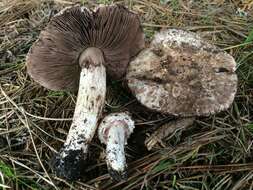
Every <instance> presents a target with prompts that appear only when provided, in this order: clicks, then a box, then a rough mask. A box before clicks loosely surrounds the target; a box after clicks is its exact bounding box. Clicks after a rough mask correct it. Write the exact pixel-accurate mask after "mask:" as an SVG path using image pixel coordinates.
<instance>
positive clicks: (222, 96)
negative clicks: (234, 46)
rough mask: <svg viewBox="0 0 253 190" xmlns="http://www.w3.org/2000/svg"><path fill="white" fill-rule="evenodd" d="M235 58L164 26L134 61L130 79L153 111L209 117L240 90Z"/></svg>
mask: <svg viewBox="0 0 253 190" xmlns="http://www.w3.org/2000/svg"><path fill="white" fill-rule="evenodd" d="M235 69H236V62H235V60H234V58H233V57H232V56H230V55H229V54H228V53H226V52H224V51H222V50H220V49H219V48H218V47H216V46H214V45H211V44H209V43H207V42H205V41H204V40H203V39H201V38H200V37H199V36H198V35H197V34H194V33H192V32H187V31H183V30H176V29H169V30H162V31H161V32H159V33H157V34H155V36H154V38H153V40H152V42H151V45H150V47H149V48H147V49H144V50H143V51H141V52H140V53H139V54H138V56H137V57H136V58H135V59H134V60H133V61H131V62H130V64H129V67H128V71H127V75H126V79H127V83H128V87H129V88H130V90H131V92H132V93H133V95H134V96H136V98H137V99H138V101H139V102H140V103H142V104H143V105H144V106H146V107H148V108H150V109H151V110H155V111H159V112H163V113H168V114H172V115H176V116H207V115H209V114H214V113H217V112H219V111H222V110H225V109H227V108H228V107H229V106H230V105H231V103H232V102H233V100H234V97H235V93H236V90H237V75H236V73H235Z"/></svg>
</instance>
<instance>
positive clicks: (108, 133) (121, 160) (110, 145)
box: [98, 112, 134, 173]
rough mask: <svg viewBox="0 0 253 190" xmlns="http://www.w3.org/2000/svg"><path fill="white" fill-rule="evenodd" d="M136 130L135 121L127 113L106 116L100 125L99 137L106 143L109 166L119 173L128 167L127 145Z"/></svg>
mask: <svg viewBox="0 0 253 190" xmlns="http://www.w3.org/2000/svg"><path fill="white" fill-rule="evenodd" d="M133 130H134V121H133V120H132V119H131V117H130V116H129V115H128V114H127V113H125V112H124V113H113V114H110V115H108V116H106V117H105V118H104V119H103V121H102V122H101V123H100V126H99V131H98V132H99V139H100V141H101V142H102V143H104V144H106V162H107V166H108V167H109V168H110V169H112V170H113V171H116V172H118V173H121V172H124V170H125V169H126V157H125V150H124V148H125V145H126V144H127V138H128V137H129V136H130V134H131V133H132V132H133Z"/></svg>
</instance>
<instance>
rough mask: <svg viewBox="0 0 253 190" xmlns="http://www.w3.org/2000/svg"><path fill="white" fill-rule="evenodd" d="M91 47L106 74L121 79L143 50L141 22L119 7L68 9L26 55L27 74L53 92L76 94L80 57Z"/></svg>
mask: <svg viewBox="0 0 253 190" xmlns="http://www.w3.org/2000/svg"><path fill="white" fill-rule="evenodd" d="M89 47H95V48H98V49H100V50H101V51H102V53H103V55H104V60H105V67H106V69H107V73H108V74H109V76H111V77H112V78H114V79H119V78H121V77H122V76H123V75H124V74H125V72H126V68H127V66H128V63H129V59H130V58H131V57H133V56H135V55H136V54H137V53H138V52H139V51H140V50H141V49H143V48H144V34H143V32H142V28H141V26H140V21H139V18H138V16H137V15H136V14H134V13H133V12H130V11H129V10H127V9H126V8H125V7H123V6H120V5H111V6H102V7H98V8H97V9H96V10H95V11H91V10H88V9H87V8H85V7H81V6H75V7H71V8H66V9H64V10H62V11H61V12H60V13H58V14H57V15H56V16H54V17H53V18H52V19H51V21H50V22H49V24H48V25H47V27H46V28H45V30H44V31H42V32H41V33H40V35H39V38H38V40H37V41H36V42H35V43H34V44H33V46H32V47H31V49H30V50H29V53H28V55H27V71H28V73H29V74H30V76H31V77H32V78H33V79H34V80H35V81H36V82H38V83H40V84H41V85H42V86H44V87H46V88H48V89H51V90H72V91H74V90H77V89H78V84H79V74H80V70H81V68H80V65H79V62H78V60H79V56H80V54H81V53H82V52H83V51H84V50H85V49H87V48H89Z"/></svg>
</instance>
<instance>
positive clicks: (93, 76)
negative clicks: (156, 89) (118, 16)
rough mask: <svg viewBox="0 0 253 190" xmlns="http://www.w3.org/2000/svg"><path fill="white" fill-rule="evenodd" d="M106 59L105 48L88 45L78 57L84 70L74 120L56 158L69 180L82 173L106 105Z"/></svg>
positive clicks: (61, 172) (57, 163) (59, 167)
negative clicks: (104, 58)
mask: <svg viewBox="0 0 253 190" xmlns="http://www.w3.org/2000/svg"><path fill="white" fill-rule="evenodd" d="M103 61H104V60H103V54H102V52H101V51H100V50H98V49H96V48H88V49H86V50H85V51H84V52H83V53H82V54H81V56H80V58H79V63H80V65H81V67H82V70H81V74H80V81H79V91H78V95H77V101H76V107H75V112H74V116H73V122H72V124H71V127H70V130H69V133H68V136H67V139H66V142H65V143H64V146H63V148H62V149H61V150H60V153H59V155H58V156H57V158H56V161H55V169H56V173H57V175H60V176H63V177H66V178H67V179H70V180H74V179H77V178H79V177H80V175H81V170H82V168H83V164H84V160H85V159H86V155H87V152H88V147H89V144H90V142H91V140H92V138H93V136H94V134H95V131H96V128H97V121H98V119H99V117H100V114H101V111H102V108H103V106H104V102H105V95H106V72H105V67H104V66H103Z"/></svg>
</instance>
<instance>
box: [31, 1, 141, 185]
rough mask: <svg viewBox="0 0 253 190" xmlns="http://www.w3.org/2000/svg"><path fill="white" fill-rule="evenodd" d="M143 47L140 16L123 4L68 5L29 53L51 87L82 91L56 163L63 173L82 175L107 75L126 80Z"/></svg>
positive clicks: (34, 71) (34, 70)
mask: <svg viewBox="0 0 253 190" xmlns="http://www.w3.org/2000/svg"><path fill="white" fill-rule="evenodd" d="M142 48H144V35H143V32H142V28H141V27H140V21H139V18H138V16H137V15H136V14H134V13H132V12H130V11H129V10H127V9H126V8H125V7H123V6H120V5H111V6H102V7H98V8H97V9H96V10H95V11H91V10H88V9H87V8H85V7H81V6H75V7H71V8H66V9H64V10H63V11H61V12H60V13H58V14H57V15H56V16H54V17H53V18H52V19H51V21H50V22H49V24H48V26H47V27H46V28H45V30H44V31H42V32H41V33H40V36H39V39H38V40H37V41H36V42H35V43H34V44H33V46H32V48H31V49H30V51H29V53H28V55H27V71H28V73H29V75H30V76H31V77H32V78H33V79H34V80H35V81H36V82H38V83H40V84H41V85H42V86H44V87H46V88H48V89H51V90H70V91H77V90H78V95H77V101H76V107H75V112H74V116H73V122H72V124H71V127H70V130H69V133H68V136H67V139H66V142H65V143H64V146H63V148H62V149H61V150H60V152H59V155H57V157H56V159H55V162H54V165H55V169H56V173H57V174H58V175H59V176H63V177H66V178H67V179H71V180H74V179H76V178H78V177H79V176H80V174H81V170H82V168H83V164H84V162H83V161H84V160H85V159H86V155H87V152H88V147H89V144H90V142H91V140H92V138H93V136H94V133H95V131H96V128H97V121H98V120H99V118H100V115H101V112H102V109H103V107H104V102H105V94H106V74H108V76H109V77H111V78H112V79H120V78H122V77H123V76H124V74H125V71H126V68H127V66H128V63H129V59H130V58H131V57H133V56H135V55H136V54H137V53H138V52H139V51H140V50H141V49H142Z"/></svg>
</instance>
